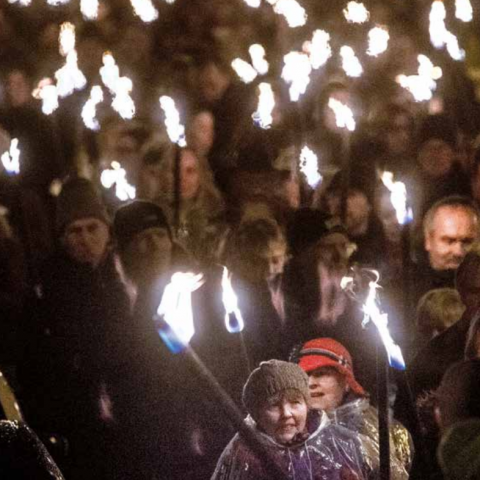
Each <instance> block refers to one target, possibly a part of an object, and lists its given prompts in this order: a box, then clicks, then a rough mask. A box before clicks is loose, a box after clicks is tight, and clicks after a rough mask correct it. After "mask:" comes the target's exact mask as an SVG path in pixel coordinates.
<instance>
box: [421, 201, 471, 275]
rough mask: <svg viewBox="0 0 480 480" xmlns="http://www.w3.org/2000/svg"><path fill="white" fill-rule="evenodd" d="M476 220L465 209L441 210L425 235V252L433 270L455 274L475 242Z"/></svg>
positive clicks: (446, 208)
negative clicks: (453, 272)
mask: <svg viewBox="0 0 480 480" xmlns="http://www.w3.org/2000/svg"><path fill="white" fill-rule="evenodd" d="M478 229H479V226H478V218H477V217H476V216H475V215H474V214H473V213H472V212H471V211H470V210H469V209H466V208H461V207H448V206H447V207H441V208H439V209H438V210H437V213H436V214H435V217H434V218H433V222H432V228H431V230H430V231H429V232H426V238H425V249H426V250H427V252H428V256H429V261H430V266H431V267H432V268H433V269H434V270H455V269H457V268H458V267H459V265H460V263H462V260H463V259H464V258H465V255H466V254H467V252H468V251H469V250H470V248H471V247H472V244H473V242H474V241H475V240H476V239H477V238H478V233H479V231H478Z"/></svg>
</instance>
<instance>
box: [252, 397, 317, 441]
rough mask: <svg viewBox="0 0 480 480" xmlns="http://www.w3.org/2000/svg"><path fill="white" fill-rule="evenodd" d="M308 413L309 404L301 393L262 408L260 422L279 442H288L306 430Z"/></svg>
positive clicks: (266, 431) (268, 433)
mask: <svg viewBox="0 0 480 480" xmlns="http://www.w3.org/2000/svg"><path fill="white" fill-rule="evenodd" d="M307 413H308V406H307V403H306V402H305V399H304V398H303V396H302V395H301V394H298V396H296V397H291V396H289V397H283V398H281V399H279V400H278V401H276V402H274V403H273V404H267V405H265V406H264V407H263V408H262V409H261V411H260V413H259V418H258V424H259V426H260V427H261V428H262V429H263V430H264V431H265V433H266V434H267V435H269V436H270V437H272V438H273V439H274V440H276V441H277V442H278V443H282V444H286V443H288V442H290V441H292V440H293V438H294V437H295V435H297V434H298V433H302V432H303V431H304V430H305V424H306V421H307Z"/></svg>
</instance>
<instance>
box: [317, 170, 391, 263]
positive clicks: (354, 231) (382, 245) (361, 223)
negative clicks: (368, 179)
mask: <svg viewBox="0 0 480 480" xmlns="http://www.w3.org/2000/svg"><path fill="white" fill-rule="evenodd" d="M342 177H343V175H337V176H335V177H334V178H333V179H332V181H331V182H330V185H329V186H328V187H327V189H326V192H325V195H326V201H327V205H328V210H327V213H329V214H330V215H333V216H334V217H337V218H338V219H339V220H340V219H341V218H342V215H344V217H345V220H344V224H345V228H346V230H347V234H348V237H349V238H350V240H351V241H352V242H353V243H355V245H356V246H357V248H356V250H355V252H353V254H352V257H351V261H352V262H354V263H358V264H359V265H361V266H362V267H370V268H375V269H377V270H381V271H382V273H385V270H386V258H385V253H386V252H387V237H386V234H385V230H384V227H383V225H382V222H381V221H380V219H379V218H378V216H377V214H376V212H375V210H374V205H373V199H371V198H369V196H368V195H367V192H366V191H365V189H364V188H362V187H361V186H360V185H350V186H349V187H348V191H347V193H346V205H345V213H344V214H343V213H342V201H343V197H344V195H345V192H344V189H345V185H344V184H343V179H342Z"/></svg>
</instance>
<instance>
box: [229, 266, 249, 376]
mask: <svg viewBox="0 0 480 480" xmlns="http://www.w3.org/2000/svg"><path fill="white" fill-rule="evenodd" d="M222 300H223V305H224V307H225V326H226V328H227V330H228V331H229V332H230V333H236V334H238V338H239V340H240V349H241V353H242V358H243V363H244V365H245V370H246V373H247V377H248V376H249V375H250V372H251V371H252V364H251V362H250V357H249V356H248V351H247V346H246V345H245V338H244V336H243V329H244V327H245V322H244V321H243V317H242V312H241V311H240V308H239V307H238V299H237V296H236V295H235V291H234V290H233V287H232V275H231V273H229V271H228V269H227V267H223V275H222Z"/></svg>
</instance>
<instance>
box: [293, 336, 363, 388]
mask: <svg viewBox="0 0 480 480" xmlns="http://www.w3.org/2000/svg"><path fill="white" fill-rule="evenodd" d="M298 364H299V366H300V367H301V368H302V369H303V370H304V371H305V372H306V373H311V372H313V371H314V370H317V369H318V368H323V367H333V368H335V369H336V370H337V371H338V372H339V373H341V374H342V375H344V376H345V378H346V380H347V383H348V385H349V386H350V388H351V389H352V391H353V392H355V393H356V394H357V395H360V396H362V397H365V396H367V393H366V392H365V390H364V389H363V387H362V386H361V385H360V384H359V383H358V382H357V381H356V380H355V377H354V375H353V363H352V357H351V355H350V353H349V352H348V350H347V349H346V348H345V347H344V346H343V345H342V344H341V343H339V342H337V341H336V340H333V339H332V338H316V339H315V340H310V341H308V342H307V343H305V344H304V345H303V347H302V349H301V350H300V352H299V362H298Z"/></svg>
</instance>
